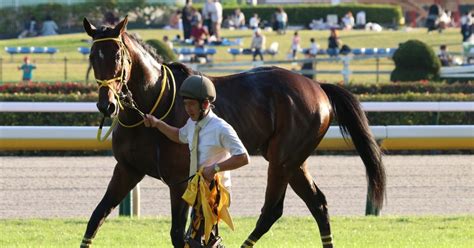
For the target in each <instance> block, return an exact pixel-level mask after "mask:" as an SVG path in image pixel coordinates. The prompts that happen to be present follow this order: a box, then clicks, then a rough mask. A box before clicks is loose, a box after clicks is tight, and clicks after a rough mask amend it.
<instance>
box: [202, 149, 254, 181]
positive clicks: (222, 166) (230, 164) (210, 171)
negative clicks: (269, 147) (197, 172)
mask: <svg viewBox="0 0 474 248" xmlns="http://www.w3.org/2000/svg"><path fill="white" fill-rule="evenodd" d="M248 163H249V156H248V155H247V153H243V154H239V155H234V156H232V157H230V158H229V159H227V160H224V161H222V162H220V163H217V164H214V165H213V166H207V167H205V168H204V170H203V173H202V174H203V176H204V178H205V179H206V180H207V181H211V180H212V179H213V178H214V175H215V174H216V173H217V171H216V168H217V167H218V168H219V172H221V171H228V170H235V169H237V168H240V167H242V166H244V165H246V164H248Z"/></svg>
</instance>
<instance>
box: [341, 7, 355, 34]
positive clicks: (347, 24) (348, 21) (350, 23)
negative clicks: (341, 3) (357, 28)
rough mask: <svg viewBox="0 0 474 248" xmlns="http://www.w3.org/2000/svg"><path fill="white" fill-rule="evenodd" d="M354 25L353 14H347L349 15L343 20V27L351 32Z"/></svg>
mask: <svg viewBox="0 0 474 248" xmlns="http://www.w3.org/2000/svg"><path fill="white" fill-rule="evenodd" d="M354 23H355V22H354V16H352V12H350V11H349V12H347V14H346V15H345V16H344V17H343V18H342V27H343V28H344V29H346V30H351V29H352V28H353V27H354Z"/></svg>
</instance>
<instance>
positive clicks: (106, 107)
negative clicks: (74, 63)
mask: <svg viewBox="0 0 474 248" xmlns="http://www.w3.org/2000/svg"><path fill="white" fill-rule="evenodd" d="M126 25H127V19H126V18H125V19H124V20H123V21H122V22H120V23H119V24H118V25H117V26H116V27H101V28H95V27H94V26H93V25H91V24H90V23H89V21H87V19H84V28H85V30H86V32H87V34H89V36H91V37H92V38H93V40H94V43H93V45H92V48H91V54H90V62H91V64H92V66H93V68H94V74H95V77H96V79H97V81H98V82H99V85H100V88H99V100H98V103H97V107H98V109H99V110H100V111H101V112H102V113H103V114H104V115H106V116H112V117H114V116H117V117H118V118H119V120H120V122H121V123H122V124H121V125H118V126H117V127H116V128H115V130H114V132H113V142H112V143H113V153H114V156H115V158H116V160H117V164H116V166H115V170H114V173H113V176H112V179H111V180H110V183H109V186H108V188H107V191H106V193H105V195H104V197H103V199H102V200H101V201H100V203H99V204H98V205H97V207H96V209H95V210H94V212H93V213H92V216H91V217H90V220H89V223H88V225H87V230H86V232H85V235H84V240H83V246H85V247H87V246H88V245H89V244H90V243H91V241H92V239H93V238H94V236H95V234H96V233H97V230H98V228H99V226H100V225H101V224H102V223H103V222H104V220H105V218H106V217H107V215H108V214H109V213H110V212H111V211H112V210H113V209H114V208H115V207H116V206H117V205H118V204H119V203H120V202H121V200H122V199H123V198H124V197H125V196H126V194H127V193H128V192H129V191H130V190H131V189H132V188H133V187H134V186H135V185H136V184H137V183H138V182H140V180H142V178H143V177H144V176H145V175H149V176H151V177H154V178H157V179H160V180H162V181H163V182H164V183H166V184H167V185H168V186H169V190H170V197H171V212H172V224H171V239H172V243H173V245H174V246H175V247H183V245H184V240H183V237H184V231H185V224H186V219H187V213H188V207H187V205H186V204H185V202H184V201H183V200H182V199H181V195H182V194H183V192H184V191H185V188H186V183H180V182H183V179H186V178H187V175H188V170H189V151H188V148H187V146H186V145H180V144H176V143H173V142H172V141H170V140H168V139H167V138H166V137H165V136H164V135H162V134H161V133H160V132H159V131H158V130H156V129H151V128H146V127H144V126H143V125H140V121H141V120H142V117H141V115H140V114H139V111H137V110H136V109H134V108H132V107H127V106H123V105H125V104H121V103H120V101H121V100H119V99H122V98H124V96H125V95H129V96H131V98H132V99H133V101H134V102H135V104H136V105H135V106H136V108H137V109H139V110H140V111H141V112H147V113H150V112H151V113H152V114H154V115H155V116H157V117H159V118H160V117H161V118H162V119H163V120H164V121H165V122H167V123H168V124H170V125H173V126H176V127H181V126H183V125H184V124H185V122H186V120H187V118H188V117H187V115H186V113H185V111H184V106H183V103H182V100H181V99H179V98H178V99H176V100H175V99H174V98H175V96H176V95H175V91H176V89H179V87H180V85H181V83H182V82H183V80H184V79H186V78H187V77H188V76H189V75H192V74H197V73H198V72H195V71H192V70H190V69H189V68H187V67H186V66H184V65H183V64H180V63H170V64H167V63H163V61H162V60H161V59H160V57H159V56H158V55H156V53H155V52H154V50H153V49H152V48H150V47H148V46H147V45H146V44H144V43H143V42H142V41H141V40H140V39H138V38H136V37H135V36H133V35H131V34H128V33H127V32H125V29H126ZM209 78H210V79H211V80H212V81H213V82H214V84H215V86H216V91H217V100H216V102H215V112H216V114H217V115H218V116H220V117H222V118H223V119H225V120H226V121H227V122H228V123H230V124H231V125H232V126H233V127H234V129H235V130H236V131H237V133H238V135H239V137H240V138H241V139H242V141H243V143H244V145H245V147H246V148H247V149H248V151H249V152H251V153H252V152H258V153H260V154H262V155H263V156H264V158H265V159H266V160H267V161H268V162H269V166H268V179H267V180H268V181H267V189H266V193H265V203H264V206H263V207H262V210H261V214H260V217H259V218H258V221H257V224H256V226H255V229H254V230H253V231H252V233H251V234H250V236H249V238H248V239H247V240H246V241H245V242H244V244H243V247H248V246H253V244H254V243H255V242H256V241H257V240H258V239H259V238H260V237H262V235H264V234H265V233H266V232H267V231H268V230H269V229H270V227H271V226H272V225H273V223H274V222H275V221H276V220H277V219H278V218H279V217H280V216H281V215H282V213H283V202H284V198H285V192H286V189H287V186H288V184H289V185H290V186H291V188H292V189H293V190H294V191H295V192H296V193H297V194H298V196H299V197H301V199H303V201H304V202H305V203H306V205H307V206H308V209H309V210H310V212H311V214H312V215H313V217H314V218H315V220H316V222H317V225H318V227H319V231H320V234H321V239H322V243H323V246H324V247H332V237H331V229H330V223H329V216H328V209H327V205H326V199H325V196H324V194H323V193H322V192H321V191H320V189H319V188H318V187H317V186H316V184H315V182H314V181H313V179H312V177H311V175H310V174H309V172H308V169H307V164H306V163H305V161H306V159H307V158H308V157H309V156H310V154H311V153H312V152H313V151H314V150H315V149H316V147H317V146H318V144H319V143H320V141H321V140H322V139H323V137H324V135H325V133H326V132H327V130H328V128H329V124H330V123H331V121H332V119H333V118H335V119H336V120H337V121H338V123H339V125H340V128H341V130H342V132H343V134H344V135H345V137H346V136H347V135H350V136H351V138H352V142H353V143H354V145H355V148H356V150H357V152H358V153H359V154H360V156H361V158H362V160H363V162H364V165H365V168H366V173H367V180H368V184H369V186H370V188H371V189H372V190H371V191H370V192H369V198H370V199H371V200H372V201H373V203H374V205H375V206H376V207H381V206H382V204H383V200H384V191H385V172H384V167H383V164H382V159H381V151H380V149H379V147H378V145H377V143H376V141H375V140H374V138H373V136H372V133H371V132H370V129H369V125H368V122H367V118H366V116H365V113H364V112H363V111H362V109H361V106H360V103H359V102H358V100H357V99H356V98H355V97H354V96H353V95H352V94H350V93H349V92H348V91H346V90H344V89H342V88H340V87H338V86H335V85H331V84H318V83H316V82H314V81H312V80H310V79H307V78H305V77H303V76H301V75H298V74H295V73H293V72H290V71H288V70H285V69H281V68H278V67H262V68H256V69H252V70H250V71H246V72H242V73H239V74H234V75H229V76H225V77H209ZM173 82H175V84H173ZM157 99H159V100H157ZM122 107H123V109H122ZM168 112H169V113H168ZM127 125H131V126H133V127H127ZM236 187H238V185H236Z"/></svg>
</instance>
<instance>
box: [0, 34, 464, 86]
mask: <svg viewBox="0 0 474 248" xmlns="http://www.w3.org/2000/svg"><path fill="white" fill-rule="evenodd" d="M131 32H136V33H138V34H139V35H140V36H141V37H142V38H143V39H144V40H148V39H162V37H163V36H164V35H168V36H169V37H174V36H175V35H176V34H179V32H178V31H169V30H142V29H140V30H131ZM299 33H300V36H301V40H302V42H301V45H302V47H308V46H309V39H310V38H311V37H314V38H315V39H316V41H317V42H318V43H319V44H320V46H321V47H322V48H326V47H327V37H328V35H329V32H328V31H311V30H303V31H300V32H299ZM264 34H265V35H266V37H267V46H269V45H270V43H271V42H273V41H277V42H279V44H280V48H279V51H280V52H279V54H278V55H277V56H275V59H277V60H282V59H286V56H287V54H288V52H289V50H290V45H291V39H292V36H293V33H292V32H288V33H287V34H286V35H278V34H276V33H274V32H265V33H264ZM223 36H224V37H228V38H231V39H233V38H236V37H241V38H243V41H244V44H243V46H242V47H244V48H246V47H249V46H250V42H251V31H248V30H247V31H243V30H234V31H230V30H223ZM340 36H341V40H342V41H343V42H344V43H345V44H348V45H349V46H351V47H352V48H359V47H397V46H398V44H399V43H400V42H404V41H406V40H408V39H419V40H421V41H424V42H426V43H427V44H428V45H430V46H432V47H433V48H434V49H435V51H437V50H438V47H439V45H441V44H447V45H448V47H449V50H450V51H452V52H456V53H459V52H461V51H462V47H461V42H460V40H461V39H460V34H459V31H458V30H457V29H449V30H447V31H446V32H444V33H442V34H438V33H432V34H427V32H426V29H414V30H411V31H383V32H380V33H376V32H366V31H358V30H355V31H342V32H340ZM84 39H88V36H87V35H86V34H85V33H80V34H68V35H59V36H49V37H36V38H28V39H21V40H18V39H12V40H0V48H1V50H0V57H2V58H3V75H2V80H3V81H4V82H12V81H18V80H19V78H20V77H21V72H20V71H18V70H17V69H16V67H17V66H18V65H20V64H21V60H22V58H23V55H16V56H14V57H13V61H12V60H11V58H10V55H9V54H7V53H6V52H5V51H4V49H3V47H5V46H51V47H57V48H58V49H59V50H60V52H59V53H57V54H56V55H54V58H53V59H50V56H49V55H31V57H32V59H33V60H35V61H36V64H37V65H38V69H37V70H36V71H35V72H34V79H35V80H37V81H63V80H64V61H63V59H64V57H67V58H68V60H69V62H68V80H69V81H83V80H84V78H85V71H86V69H87V63H88V62H87V60H86V59H85V58H84V56H83V55H82V54H80V53H78V52H77V48H78V47H80V46H87V45H88V44H87V43H85V42H83V41H81V40H84ZM228 48H229V47H217V50H218V52H217V54H218V56H215V58H214V60H215V62H229V61H232V60H233V58H232V56H231V55H230V54H228V53H227V49H228ZM299 58H302V55H299ZM250 59H251V57H250V56H238V57H237V61H250ZM266 59H267V60H268V59H270V57H267V58H266ZM284 67H287V68H292V67H294V66H291V65H287V66H284ZM317 68H318V69H319V70H341V69H342V65H341V64H338V63H324V64H323V63H320V64H318V67H317ZM243 69H248V68H243ZM351 69H352V70H375V60H369V61H357V62H353V63H351ZM380 69H381V70H392V69H393V62H392V61H391V60H388V59H382V60H381V67H380ZM388 79H389V76H388V75H381V76H380V81H381V82H387V81H388ZM318 80H322V81H329V82H335V81H341V80H342V77H341V76H340V75H320V76H318ZM351 80H352V81H354V82H374V81H375V75H353V76H352V77H351ZM0 81H1V80H0Z"/></svg>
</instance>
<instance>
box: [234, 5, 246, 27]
mask: <svg viewBox="0 0 474 248" xmlns="http://www.w3.org/2000/svg"><path fill="white" fill-rule="evenodd" d="M232 23H233V24H234V28H235V29H241V28H243V27H245V15H244V13H242V11H240V9H235V10H234V15H232Z"/></svg>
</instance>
